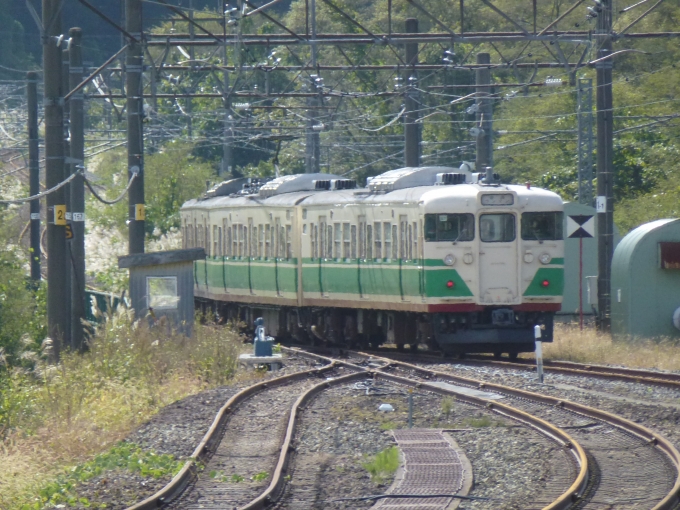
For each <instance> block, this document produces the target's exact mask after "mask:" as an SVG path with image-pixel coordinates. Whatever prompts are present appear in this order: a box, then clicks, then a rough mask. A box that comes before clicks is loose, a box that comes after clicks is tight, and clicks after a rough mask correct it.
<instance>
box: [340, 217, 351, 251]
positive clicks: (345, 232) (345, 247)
mask: <svg viewBox="0 0 680 510" xmlns="http://www.w3.org/2000/svg"><path fill="white" fill-rule="evenodd" d="M350 244H351V240H350V228H349V223H343V224H342V258H344V259H348V258H350Z"/></svg>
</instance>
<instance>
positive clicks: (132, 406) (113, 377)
mask: <svg viewBox="0 0 680 510" xmlns="http://www.w3.org/2000/svg"><path fill="white" fill-rule="evenodd" d="M24 343H25V347H26V351H25V354H24V355H23V357H22V358H23V360H24V363H23V365H24V366H23V367H21V368H19V367H14V368H9V367H6V370H5V372H6V373H5V374H0V434H1V438H0V439H1V440H2V443H1V446H2V449H1V450H0V508H12V507H13V506H14V505H16V504H17V502H18V501H19V500H21V499H23V497H24V496H25V495H26V493H27V492H28V493H30V492H31V491H35V490H37V488H38V487H39V486H40V484H42V483H44V481H45V480H46V479H49V478H50V477H52V476H54V474H55V473H57V472H58V471H59V470H60V469H63V467H64V466H68V465H74V464H76V463H78V462H81V461H83V460H84V459H87V458H90V457H91V456H92V455H94V454H95V453H98V452H101V451H103V450H105V449H106V448H108V447H110V446H112V445H113V444H115V443H116V442H117V441H119V440H120V439H121V438H123V437H125V435H126V434H128V433H129V432H130V431H131V430H132V429H133V428H134V427H135V426H137V425H139V424H140V423H141V422H143V421H145V420H147V419H148V417H149V416H150V415H153V414H154V413H155V412H157V411H158V410H159V409H160V408H162V407H163V406H165V405H167V404H169V403H171V402H173V401H175V400H177V399H180V398H182V397H184V396H187V395H190V394H193V393H197V392H199V391H201V390H202V389H205V388H208V387H213V386H217V385H221V384H224V383H226V382H227V381H229V380H230V379H231V378H232V377H233V376H234V374H235V372H236V367H237V359H238V353H239V350H240V347H241V344H242V342H241V340H240V338H239V336H238V334H237V333H236V332H235V331H233V330H231V329H228V328H224V327H220V328H218V327H216V326H212V325H197V326H196V328H195V332H194V337H193V338H187V337H185V336H184V335H181V334H176V333H173V332H172V331H170V330H169V328H167V327H165V325H163V324H160V325H157V326H156V327H153V328H150V327H149V326H148V325H147V324H146V323H145V322H144V321H137V322H135V321H133V320H132V317H131V315H130V313H129V312H128V311H126V310H123V311H122V312H121V313H119V314H117V315H115V316H113V317H111V318H110V319H109V320H108V321H107V323H106V324H105V325H104V326H102V327H101V328H99V330H98V331H97V332H96V334H95V335H94V337H93V338H92V339H91V341H90V346H89V350H88V351H87V352H86V353H84V354H76V353H68V352H65V353H63V354H62V357H61V359H60V362H59V364H57V365H50V364H48V363H47V361H46V360H47V353H46V352H45V351H46V350H48V349H49V344H44V345H43V349H42V352H40V351H38V352H36V351H37V349H36V347H37V346H35V345H33V346H32V345H30V343H31V341H30V340H25V341H24ZM32 347H33V349H32Z"/></svg>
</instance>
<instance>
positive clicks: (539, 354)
mask: <svg viewBox="0 0 680 510" xmlns="http://www.w3.org/2000/svg"><path fill="white" fill-rule="evenodd" d="M534 338H535V339H536V372H537V373H538V382H539V383H541V384H543V347H542V342H541V326H539V325H538V324H536V325H535V326H534Z"/></svg>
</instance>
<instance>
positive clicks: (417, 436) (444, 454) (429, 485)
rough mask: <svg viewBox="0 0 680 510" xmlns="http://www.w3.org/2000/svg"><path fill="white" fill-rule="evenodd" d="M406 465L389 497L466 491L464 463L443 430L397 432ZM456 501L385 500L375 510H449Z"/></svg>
mask: <svg viewBox="0 0 680 510" xmlns="http://www.w3.org/2000/svg"><path fill="white" fill-rule="evenodd" d="M393 434H394V438H395V439H396V441H397V444H398V445H399V449H400V450H401V453H402V456H403V457H402V458H403V462H404V463H403V466H402V469H401V471H400V473H398V474H397V479H396V480H395V482H394V484H393V485H392V487H391V488H390V490H389V494H394V495H397V494H416V495H420V494H422V495H430V494H431V495H434V494H455V493H457V492H458V491H459V490H461V489H462V488H463V478H464V468H463V462H462V461H461V458H460V456H459V454H458V452H457V451H456V450H455V449H454V447H453V445H452V444H451V443H450V442H449V441H447V439H446V437H444V434H443V433H442V431H441V430H433V429H404V430H395V431H393ZM452 499H453V498H446V497H444V498H408V499H405V498H403V499H402V498H385V499H383V500H381V501H379V502H378V503H376V504H375V505H374V506H373V508H374V509H384V510H388V509H389V510H415V509H417V508H418V509H421V508H422V509H428V510H429V509H432V510H438V509H439V510H445V509H446V508H447V507H448V506H449V504H450V503H451V501H452Z"/></svg>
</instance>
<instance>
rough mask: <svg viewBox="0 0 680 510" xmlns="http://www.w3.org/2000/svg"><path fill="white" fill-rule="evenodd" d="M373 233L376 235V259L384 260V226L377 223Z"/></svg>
mask: <svg viewBox="0 0 680 510" xmlns="http://www.w3.org/2000/svg"><path fill="white" fill-rule="evenodd" d="M373 233H374V235H375V237H374V239H375V254H374V255H375V258H376V259H380V258H382V235H381V233H382V225H381V224H380V222H379V221H376V222H375V224H374V228H373Z"/></svg>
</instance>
